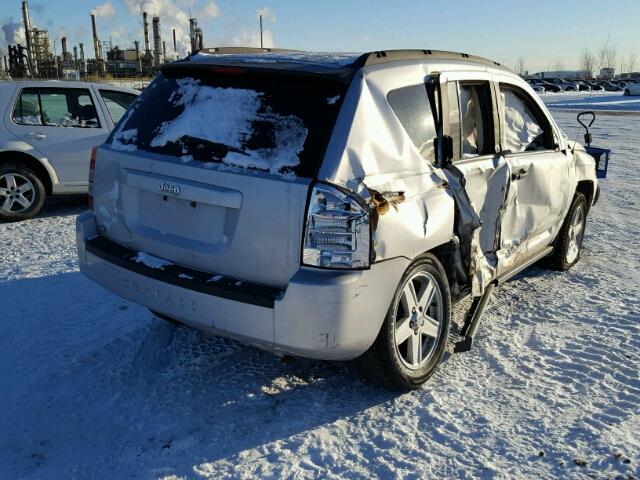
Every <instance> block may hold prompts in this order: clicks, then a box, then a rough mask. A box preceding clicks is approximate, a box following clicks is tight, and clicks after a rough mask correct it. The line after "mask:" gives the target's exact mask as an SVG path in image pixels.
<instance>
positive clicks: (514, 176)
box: [511, 168, 528, 182]
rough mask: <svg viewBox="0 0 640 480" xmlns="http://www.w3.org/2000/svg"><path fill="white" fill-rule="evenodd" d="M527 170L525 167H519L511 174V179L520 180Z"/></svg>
mask: <svg viewBox="0 0 640 480" xmlns="http://www.w3.org/2000/svg"><path fill="white" fill-rule="evenodd" d="M527 172H528V170H527V169H525V168H521V169H520V170H518V171H517V172H513V173H512V174H511V181H512V182H515V181H516V180H520V179H521V178H522V177H524V176H525V175H526V174H527Z"/></svg>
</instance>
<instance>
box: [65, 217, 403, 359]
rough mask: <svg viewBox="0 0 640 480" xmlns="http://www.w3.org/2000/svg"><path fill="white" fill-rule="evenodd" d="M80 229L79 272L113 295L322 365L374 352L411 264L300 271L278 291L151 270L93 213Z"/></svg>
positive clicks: (175, 270)
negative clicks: (109, 236)
mask: <svg viewBox="0 0 640 480" xmlns="http://www.w3.org/2000/svg"><path fill="white" fill-rule="evenodd" d="M76 226H77V228H76V242H77V247H78V261H79V264H80V270H81V271H82V272H83V273H84V274H85V275H86V276H87V277H89V278H90V279H92V280H93V281H95V282H97V283H99V284H100V285H102V286H103V287H105V288H107V289H108V290H110V291H112V292H113V293H115V294H117V295H119V296H121V297H124V298H126V299H128V300H131V301H133V302H135V303H138V304H140V305H143V306H145V307H147V308H149V309H151V310H155V311H157V312H160V313H162V314H164V315H167V316H169V317H172V318H175V319H176V320H179V321H181V322H183V323H185V324H187V325H190V326H192V327H194V328H197V329H200V330H203V331H206V332H208V333H211V334H215V335H222V336H228V337H232V338H236V339H239V340H242V341H244V342H246V343H249V344H252V345H255V346H257V347H260V348H264V349H267V350H270V351H273V352H275V353H279V354H291V355H300V356H304V357H310V358H318V359H327V360H347V359H351V358H355V357H357V356H359V355H361V354H362V353H364V352H365V351H366V350H367V349H368V348H369V347H370V346H371V344H372V343H373V341H374V340H375V338H376V336H377V334H378V332H379V330H380V327H381V326H382V322H383V321H384V317H385V315H386V313H387V310H388V308H389V305H390V304H391V300H392V298H393V294H394V293H395V289H396V286H397V285H398V283H399V281H400V278H401V276H402V274H403V272H404V271H405V269H406V268H407V266H408V265H409V261H408V260H406V259H402V258H400V259H393V260H388V261H385V262H381V263H377V264H374V265H373V266H372V267H371V269H369V270H363V271H349V272H339V271H329V270H318V269H312V268H301V269H300V270H299V271H298V273H296V274H295V275H294V276H293V278H292V279H291V280H290V282H289V284H288V285H287V286H286V288H282V289H278V288H274V287H269V286H265V285H260V284H252V283H249V282H244V281H240V280H238V279H234V278H230V277H223V276H219V275H215V274H213V273H207V272H201V271H197V270H191V269H187V268H184V267H180V266H177V265H171V266H166V267H164V268H162V269H157V268H151V267H148V266H146V265H144V264H141V263H137V262H135V261H133V260H131V257H132V256H133V255H134V254H135V253H137V252H132V251H131V250H128V249H126V248H124V247H122V246H119V245H116V244H113V243H111V242H109V241H108V240H106V239H104V238H103V237H99V236H98V233H97V229H96V223H95V218H94V216H93V214H92V213H90V212H88V213H85V214H82V215H80V216H79V217H78V219H77V225H76ZM213 279H217V280H213Z"/></svg>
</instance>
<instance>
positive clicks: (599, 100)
mask: <svg viewBox="0 0 640 480" xmlns="http://www.w3.org/2000/svg"><path fill="white" fill-rule="evenodd" d="M540 98H541V99H542V101H543V102H544V103H545V104H546V105H547V107H549V108H551V109H553V110H595V111H600V112H602V111H609V112H616V113H621V114H623V113H632V114H636V113H638V112H640V96H624V95H622V92H604V91H594V92H559V93H543V94H540Z"/></svg>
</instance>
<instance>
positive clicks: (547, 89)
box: [527, 78, 562, 92]
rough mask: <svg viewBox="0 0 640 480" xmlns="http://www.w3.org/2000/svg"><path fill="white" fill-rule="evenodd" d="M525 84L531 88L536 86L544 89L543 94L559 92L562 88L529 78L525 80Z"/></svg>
mask: <svg viewBox="0 0 640 480" xmlns="http://www.w3.org/2000/svg"><path fill="white" fill-rule="evenodd" d="M527 83H528V84H529V85H531V86H533V85H536V86H539V87H542V88H544V91H545V92H561V91H562V88H560V87H559V86H557V85H554V84H553V83H549V82H546V81H544V80H541V79H539V78H529V79H527Z"/></svg>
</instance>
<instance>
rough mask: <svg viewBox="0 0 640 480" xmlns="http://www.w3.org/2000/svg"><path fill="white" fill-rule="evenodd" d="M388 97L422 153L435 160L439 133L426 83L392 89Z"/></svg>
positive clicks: (425, 156)
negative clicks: (436, 141) (435, 140)
mask: <svg viewBox="0 0 640 480" xmlns="http://www.w3.org/2000/svg"><path fill="white" fill-rule="evenodd" d="M387 99H388V101H389V104H390V105H391V108H393V111H394V112H395V114H396V116H397V117H398V120H400V123H401V124H402V126H403V127H404V129H405V130H406V131H407V134H408V135H409V138H411V141H413V143H414V144H415V146H416V147H417V148H418V150H419V151H420V154H421V155H422V156H423V157H424V158H426V159H427V160H429V161H431V162H433V161H435V152H434V139H435V138H436V135H437V133H436V128H435V124H434V120H433V114H432V112H431V107H430V104H429V97H428V96H427V89H426V87H425V85H424V84H420V85H412V86H409V87H403V88H398V89H397V90H392V91H390V92H389V94H388V95H387Z"/></svg>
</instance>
